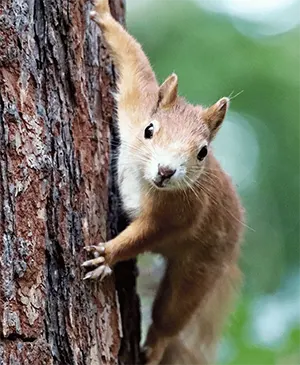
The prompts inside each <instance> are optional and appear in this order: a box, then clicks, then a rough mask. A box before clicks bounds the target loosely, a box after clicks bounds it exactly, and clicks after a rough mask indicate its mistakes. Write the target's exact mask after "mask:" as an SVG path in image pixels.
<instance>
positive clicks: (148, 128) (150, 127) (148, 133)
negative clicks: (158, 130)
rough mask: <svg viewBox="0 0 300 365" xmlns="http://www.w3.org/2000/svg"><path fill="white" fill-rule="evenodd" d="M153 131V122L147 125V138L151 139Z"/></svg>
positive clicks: (145, 135)
mask: <svg viewBox="0 0 300 365" xmlns="http://www.w3.org/2000/svg"><path fill="white" fill-rule="evenodd" d="M153 131H154V126H153V124H152V123H151V124H149V125H148V127H146V129H145V133H144V137H145V138H146V139H151V138H152V137H153Z"/></svg>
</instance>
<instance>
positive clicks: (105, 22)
mask: <svg viewBox="0 0 300 365" xmlns="http://www.w3.org/2000/svg"><path fill="white" fill-rule="evenodd" d="M90 16H91V18H92V19H93V20H94V21H95V22H96V23H97V24H98V26H99V27H100V29H101V31H102V35H103V37H104V40H105V42H106V45H107V47H108V49H109V52H110V55H111V57H112V61H113V63H114V65H115V67H116V69H117V73H118V78H117V92H116V95H115V97H116V104H117V117H118V118H117V119H118V129H119V133H120V140H121V142H120V148H119V158H118V184H119V190H120V196H121V200H122V204H123V209H124V211H125V213H126V214H127V215H128V216H129V218H130V220H131V223H130V224H129V226H128V227H127V228H126V229H125V230H124V231H122V232H121V233H119V234H118V235H117V237H115V238H113V239H111V240H110V241H108V242H106V243H100V244H97V245H92V246H86V247H85V249H86V251H87V252H89V253H91V254H92V255H94V256H93V258H90V259H89V260H87V261H85V262H84V263H83V264H82V266H83V267H85V268H92V270H91V271H89V272H88V273H87V274H86V276H85V277H84V279H99V280H102V279H103V278H104V277H105V276H106V275H108V274H110V273H111V272H112V268H113V266H114V265H115V264H116V263H117V262H120V261H124V260H128V259H132V258H135V257H136V256H137V255H139V254H142V253H145V252H153V253H157V254H161V255H162V256H163V257H164V259H165V260H166V270H165V273H164V277H163V278H162V281H161V283H160V286H159V289H158V292H157V294H156V297H155V300H154V304H153V309H152V324H151V325H150V328H149V330H148V334H147V336H146V340H145V345H144V348H143V349H144V350H143V351H144V352H143V353H144V356H145V361H146V364H147V365H157V364H202V365H203V364H211V363H212V361H214V358H215V353H216V346H217V343H218V339H219V337H220V332H221V329H222V327H223V324H224V319H225V317H226V316H227V314H228V310H229V308H230V305H229V304H230V303H231V299H232V298H233V296H234V294H235V293H236V292H237V289H238V288H239V287H240V284H241V272H240V270H239V267H238V259H239V252H240V242H241V238H242V233H243V219H244V217H243V208H242V205H241V203H240V199H239V197H238V195H237V193H236V191H235V188H234V186H233V184H232V182H231V179H230V178H229V176H228V175H227V174H226V173H225V172H224V171H223V170H222V168H221V167H220V165H219V163H218V162H217V160H216V159H215V157H214V156H213V153H212V149H211V142H212V140H213V139H214V137H215V136H216V134H217V132H218V130H219V128H220V127H221V124H222V122H223V120H224V118H225V115H226V112H227V110H228V107H229V98H226V97H223V98H221V99H220V100H219V101H217V102H216V103H215V104H213V105H212V106H210V107H208V108H206V107H203V106H201V105H198V106H194V105H192V104H190V103H188V102H187V101H186V100H185V99H184V98H182V97H180V96H179V95H178V77H177V75H176V74H175V73H173V74H171V75H170V76H169V77H168V78H167V79H166V80H165V81H164V82H163V83H162V84H161V85H159V84H158V82H157V80H156V76H155V74H154V72H153V70H152V68H151V65H150V62H149V60H148V58H147V56H146V55H145V53H144V52H143V50H142V47H141V45H140V44H139V43H138V42H137V41H136V40H135V39H134V38H133V37H132V36H131V35H130V34H129V33H128V32H127V31H126V30H125V28H124V27H123V26H122V25H121V24H120V23H118V22H117V21H116V20H115V19H114V18H113V16H112V15H111V12H110V7H109V1H108V0H95V1H94V10H93V11H91V13H90Z"/></svg>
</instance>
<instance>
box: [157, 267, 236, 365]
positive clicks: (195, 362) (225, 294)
mask: <svg viewBox="0 0 300 365" xmlns="http://www.w3.org/2000/svg"><path fill="white" fill-rule="evenodd" d="M240 284H241V273H240V270H239V269H238V267H237V266H232V267H230V268H229V269H228V271H226V273H225V274H224V275H223V277H222V278H221V279H220V280H219V282H218V284H217V286H216V287H215V289H214V291H213V293H211V295H210V296H209V297H208V298H207V300H206V301H205V303H204V304H203V305H201V308H199V310H197V312H196V313H195V314H194V316H193V318H192V320H191V321H190V322H189V324H188V325H187V326H186V327H185V329H184V330H183V331H182V332H181V333H180V335H179V336H178V337H177V338H175V339H174V340H173V341H172V342H171V343H170V344H169V346H168V348H167V349H166V351H165V354H164V358H163V360H162V361H161V365H171V364H172V365H212V364H213V363H214V361H215V355H216V346H217V341H218V339H219V336H220V332H221V329H222V327H223V324H224V319H225V317H226V314H228V312H229V309H230V304H231V302H232V299H233V297H234V294H235V293H236V292H237V290H238V288H239V287H240Z"/></svg>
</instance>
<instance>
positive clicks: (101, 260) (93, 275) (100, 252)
mask: <svg viewBox="0 0 300 365" xmlns="http://www.w3.org/2000/svg"><path fill="white" fill-rule="evenodd" d="M84 249H85V251H87V252H90V253H93V254H94V257H95V258H94V259H92V260H87V261H85V262H84V263H83V264H82V265H81V266H82V267H95V266H97V267H96V268H95V269H94V270H92V271H89V272H88V273H87V274H86V275H85V277H84V278H83V280H87V279H100V280H103V279H104V278H105V277H106V276H107V275H110V274H111V273H112V269H111V268H110V267H109V266H108V264H107V262H106V260H105V244H104V243H100V244H99V245H97V246H86V247H84Z"/></svg>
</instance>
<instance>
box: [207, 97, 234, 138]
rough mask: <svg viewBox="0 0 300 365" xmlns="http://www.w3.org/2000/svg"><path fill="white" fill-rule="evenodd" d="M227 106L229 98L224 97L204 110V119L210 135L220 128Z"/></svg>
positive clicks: (213, 134)
mask: <svg viewBox="0 0 300 365" xmlns="http://www.w3.org/2000/svg"><path fill="white" fill-rule="evenodd" d="M228 108H229V98H226V97H224V98H222V99H220V100H219V101H217V102H216V103H215V104H214V105H212V106H211V107H209V108H208V109H206V110H205V112H204V120H205V122H206V123H207V125H208V127H209V129H210V131H211V133H212V137H214V136H215V135H216V133H217V131H218V129H219V128H220V126H221V124H222V122H223V120H224V118H225V115H226V112H227V110H228Z"/></svg>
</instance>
